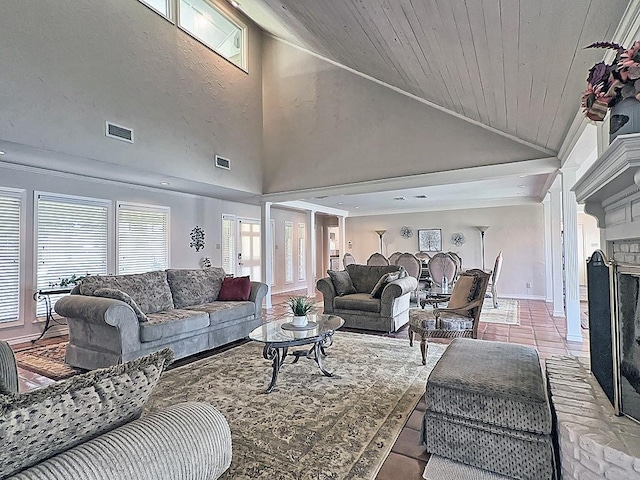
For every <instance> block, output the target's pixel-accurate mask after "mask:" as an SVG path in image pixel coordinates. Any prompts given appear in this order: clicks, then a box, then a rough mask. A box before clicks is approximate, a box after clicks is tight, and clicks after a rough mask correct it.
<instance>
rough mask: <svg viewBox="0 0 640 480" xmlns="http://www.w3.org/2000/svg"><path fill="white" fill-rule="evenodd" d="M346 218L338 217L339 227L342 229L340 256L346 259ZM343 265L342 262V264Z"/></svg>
mask: <svg viewBox="0 0 640 480" xmlns="http://www.w3.org/2000/svg"><path fill="white" fill-rule="evenodd" d="M346 219H347V218H346V217H338V227H339V228H340V256H341V257H342V258H344V254H345V252H346V251H347V239H346V237H347V229H346V225H345V221H346ZM340 263H342V261H341V262H340Z"/></svg>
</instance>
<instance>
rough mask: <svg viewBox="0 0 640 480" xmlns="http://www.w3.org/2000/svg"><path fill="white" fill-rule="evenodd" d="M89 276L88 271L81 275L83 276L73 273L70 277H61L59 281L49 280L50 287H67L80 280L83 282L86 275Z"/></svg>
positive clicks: (76, 283)
mask: <svg viewBox="0 0 640 480" xmlns="http://www.w3.org/2000/svg"><path fill="white" fill-rule="evenodd" d="M88 276H89V274H88V273H87V274H86V275H81V276H77V275H76V274H75V273H74V274H73V275H71V276H70V277H68V278H67V277H64V278H61V279H60V281H59V282H58V283H52V282H49V287H51V288H53V287H62V288H66V287H69V286H71V285H78V284H79V283H80V282H82V280H84V278H85V277H88Z"/></svg>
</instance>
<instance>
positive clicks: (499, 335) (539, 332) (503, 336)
mask: <svg viewBox="0 0 640 480" xmlns="http://www.w3.org/2000/svg"><path fill="white" fill-rule="evenodd" d="M305 293H306V291H301V292H290V293H288V294H283V295H274V297H273V308H270V309H268V310H265V315H264V317H265V320H266V321H270V320H273V319H276V318H281V317H283V316H285V315H286V314H287V307H286V305H285V303H284V302H285V301H286V300H287V298H289V297H290V296H292V295H298V294H299V295H304V294H305ZM321 298H322V297H319V300H321ZM519 305H520V312H519V315H520V325H501V324H493V323H480V327H479V338H481V339H483V340H496V341H502V342H509V343H518V344H521V345H529V346H532V347H535V348H536V349H537V350H538V352H540V356H541V358H542V359H543V360H544V358H546V357H550V356H552V355H575V356H585V357H586V356H588V355H589V340H588V330H583V331H582V332H583V336H584V340H583V342H582V343H571V342H567V341H566V340H565V339H564V336H565V333H566V326H565V321H564V318H557V317H553V316H552V315H551V311H550V305H548V304H546V303H545V302H543V301H540V300H520V301H519ZM320 306H321V305H320ZM362 333H371V332H364V331H363V332H362ZM390 336H393V337H396V338H406V339H407V348H408V342H409V340H408V338H409V337H408V334H407V328H406V326H405V327H403V328H402V329H400V330H399V331H398V332H396V333H394V334H391V335H390ZM64 339H66V338H65V337H55V338H51V339H45V340H41V341H40V342H38V344H39V345H40V344H45V343H50V342H57V341H61V340H64ZM434 341H438V340H434ZM443 341H444V342H446V340H443ZM21 346H25V345H19V346H18V345H17V346H16V347H21ZM233 346H235V344H232V345H231V346H230V347H227V348H232V347H233ZM414 348H418V346H417V345H416V344H414ZM219 351H221V349H216V350H215V351H213V352H205V353H203V354H199V355H194V356H192V357H189V358H188V359H183V360H181V361H179V363H181V364H182V363H188V362H191V361H194V360H196V359H199V358H203V357H205V356H209V355H211V354H214V355H215V354H216V353H219ZM19 376H20V390H21V391H27V390H32V389H34V388H38V387H41V386H44V385H48V384H50V383H53V380H51V379H49V378H46V377H43V376H42V375H38V374H35V373H32V372H29V371H27V370H23V369H19ZM424 409H425V404H424V400H422V401H421V402H420V403H418V405H417V406H416V408H415V410H414V412H413V413H412V414H411V416H410V418H409V419H408V421H407V424H406V425H405V427H404V428H403V430H402V432H401V433H400V436H399V437H398V439H397V441H396V442H395V444H394V446H393V448H392V450H391V453H390V454H389V456H388V457H387V459H386V461H385V462H384V464H383V465H382V468H381V469H380V472H379V473H378V476H377V477H376V479H377V480H397V479H403V480H414V479H415V480H419V479H421V478H422V472H423V471H424V467H425V465H426V463H427V461H428V460H429V454H428V453H427V452H426V451H425V448H424V447H421V446H420V445H419V444H418V438H419V434H420V422H421V418H422V412H424Z"/></svg>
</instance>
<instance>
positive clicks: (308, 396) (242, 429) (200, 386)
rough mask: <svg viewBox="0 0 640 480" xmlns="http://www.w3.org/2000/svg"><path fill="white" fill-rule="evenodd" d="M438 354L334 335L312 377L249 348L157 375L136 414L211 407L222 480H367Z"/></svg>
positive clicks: (396, 342) (305, 364)
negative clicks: (229, 452)
mask: <svg viewBox="0 0 640 480" xmlns="http://www.w3.org/2000/svg"><path fill="white" fill-rule="evenodd" d="M445 348H446V347H445V346H444V345H439V344H433V345H430V346H429V351H428V357H427V366H422V364H421V359H420V349H418V348H409V346H408V345H407V342H406V340H401V339H394V338H387V337H378V336H373V335H365V334H357V333H347V332H337V333H336V335H335V337H334V344H333V346H331V347H330V348H328V349H327V353H328V356H327V357H326V359H325V360H324V361H323V364H324V367H325V368H326V369H327V370H329V371H331V372H333V373H334V376H333V377H326V376H323V375H322V374H321V372H320V371H319V370H318V367H317V366H316V364H315V363H314V362H313V361H312V360H308V359H305V358H302V359H300V361H298V362H297V363H296V364H290V361H289V360H288V361H287V363H286V364H285V365H284V366H283V367H282V370H281V372H280V375H279V378H278V383H277V384H276V387H275V389H274V390H273V392H272V393H270V394H265V393H264V390H265V388H266V387H267V385H268V383H269V380H270V379H271V362H268V361H267V360H265V359H264V358H263V357H262V346H261V345H260V344H258V343H254V342H250V343H246V344H243V345H240V346H238V347H236V348H233V349H231V350H228V351H226V352H222V353H220V354H218V355H214V356H212V357H209V358H206V359H203V360H200V361H197V362H194V363H191V364H189V365H185V366H183V367H179V368H175V369H173V370H170V371H167V372H165V373H164V374H163V376H162V379H161V380H160V382H159V383H158V385H157V386H156V388H155V389H154V391H153V393H152V395H151V398H150V400H149V402H148V404H147V407H146V410H145V414H146V413H150V412H155V411H158V410H161V409H163V408H165V407H168V406H169V405H173V404H175V403H178V402H185V401H200V402H208V403H211V404H213V405H214V406H215V407H216V408H217V409H218V410H220V411H221V412H222V413H223V414H224V416H225V418H226V419H227V421H228V422H229V424H230V426H231V434H232V438H233V460H232V463H231V468H230V469H229V470H228V471H227V472H226V473H225V474H224V475H223V477H222V478H223V479H235V480H237V479H273V478H277V479H280V480H289V479H290V480H294V479H296V480H300V479H309V480H311V479H314V480H318V479H320V480H328V479H332V480H335V479H373V478H375V476H376V474H377V472H378V470H379V469H380V467H381V465H382V463H383V462H384V460H385V458H386V457H387V455H388V454H389V452H390V451H391V447H392V446H393V444H394V442H395V440H396V439H397V437H398V435H399V434H400V431H401V429H402V427H403V426H404V424H405V422H406V421H407V418H408V417H409V415H410V414H411V412H412V411H413V409H414V407H415V405H416V404H417V402H418V401H419V400H420V398H421V396H422V395H423V393H424V390H425V385H426V381H427V377H428V374H429V372H430V371H431V369H432V368H433V365H434V364H435V362H436V360H437V359H438V358H439V357H440V355H441V354H442V352H443V351H444V349H445Z"/></svg>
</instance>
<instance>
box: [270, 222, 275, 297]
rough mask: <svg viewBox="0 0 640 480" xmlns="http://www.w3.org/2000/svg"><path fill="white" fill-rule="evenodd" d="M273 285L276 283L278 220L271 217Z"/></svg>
mask: <svg viewBox="0 0 640 480" xmlns="http://www.w3.org/2000/svg"><path fill="white" fill-rule="evenodd" d="M269 261H270V262H271V286H272V287H273V286H275V285H276V271H275V270H274V268H275V265H276V221H275V220H274V219H271V258H269Z"/></svg>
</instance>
